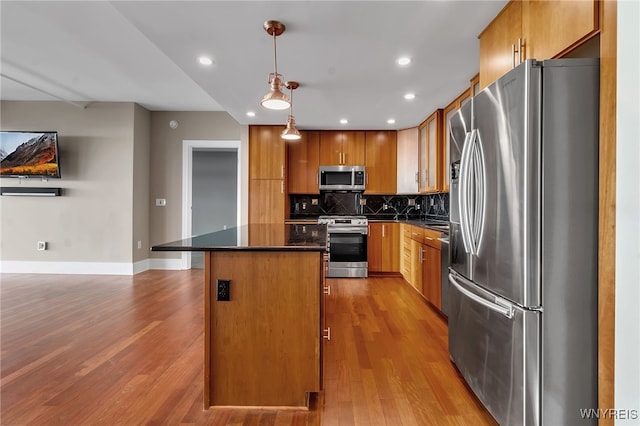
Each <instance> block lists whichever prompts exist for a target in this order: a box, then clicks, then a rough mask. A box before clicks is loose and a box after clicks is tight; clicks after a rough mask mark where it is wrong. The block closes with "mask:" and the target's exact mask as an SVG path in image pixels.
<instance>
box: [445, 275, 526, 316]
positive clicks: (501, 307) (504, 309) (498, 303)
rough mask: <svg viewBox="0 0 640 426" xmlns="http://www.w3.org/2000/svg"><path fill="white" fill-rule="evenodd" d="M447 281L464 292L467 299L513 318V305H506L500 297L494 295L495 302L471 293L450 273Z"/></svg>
mask: <svg viewBox="0 0 640 426" xmlns="http://www.w3.org/2000/svg"><path fill="white" fill-rule="evenodd" d="M449 282H450V283H451V284H453V286H454V287H455V288H457V289H458V290H459V291H460V293H462V294H464V295H465V296H467V297H468V298H469V299H471V300H473V301H475V302H478V303H480V304H481V305H483V306H485V307H487V308H489V309H491V310H492V311H495V312H498V313H501V314H502V315H504V316H505V317H507V318H513V307H512V306H511V305H508V304H507V302H503V301H502V299H500V298H498V297H496V299H495V303H494V302H490V301H488V300H486V299H484V298H482V297H480V296H478V295H476V294H473V293H472V292H470V291H469V290H467V289H466V288H464V287H462V286H461V285H460V284H458V282H457V281H456V279H455V277H454V276H453V275H451V274H449Z"/></svg>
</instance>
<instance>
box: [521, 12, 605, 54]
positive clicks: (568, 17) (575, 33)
mask: <svg viewBox="0 0 640 426" xmlns="http://www.w3.org/2000/svg"><path fill="white" fill-rule="evenodd" d="M599 4H600V2H599V1H597V0H573V1H549V0H529V1H527V2H525V3H523V19H522V25H523V33H524V39H525V40H526V43H525V53H526V57H527V58H532V59H538V60H542V59H550V58H556V57H559V56H562V55H563V54H565V53H566V52H568V51H569V50H571V49H573V48H575V47H576V46H578V45H579V44H581V43H582V42H584V41H585V40H586V39H588V38H589V37H591V36H592V35H593V34H595V33H596V32H597V31H598V29H599V19H598V17H599V10H598V8H599Z"/></svg>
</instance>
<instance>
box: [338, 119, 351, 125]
mask: <svg viewBox="0 0 640 426" xmlns="http://www.w3.org/2000/svg"><path fill="white" fill-rule="evenodd" d="M348 122H349V120H347V119H346V118H342V119H340V124H347V123H348Z"/></svg>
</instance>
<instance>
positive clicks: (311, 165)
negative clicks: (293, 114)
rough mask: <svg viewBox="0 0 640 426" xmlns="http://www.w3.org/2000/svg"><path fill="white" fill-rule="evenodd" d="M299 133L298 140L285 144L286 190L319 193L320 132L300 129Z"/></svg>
mask: <svg viewBox="0 0 640 426" xmlns="http://www.w3.org/2000/svg"><path fill="white" fill-rule="evenodd" d="M300 134H301V135H302V138H301V139H300V140H299V141H297V142H288V143H287V144H286V147H287V187H288V192H289V194H319V193H320V190H319V189H318V166H319V165H320V134H319V132H318V131H301V132H300Z"/></svg>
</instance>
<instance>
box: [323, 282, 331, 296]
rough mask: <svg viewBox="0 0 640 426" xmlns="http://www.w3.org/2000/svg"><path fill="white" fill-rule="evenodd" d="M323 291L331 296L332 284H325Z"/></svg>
mask: <svg viewBox="0 0 640 426" xmlns="http://www.w3.org/2000/svg"><path fill="white" fill-rule="evenodd" d="M323 293H324V294H326V295H327V296H331V286H330V285H325V286H324V292H323Z"/></svg>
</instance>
